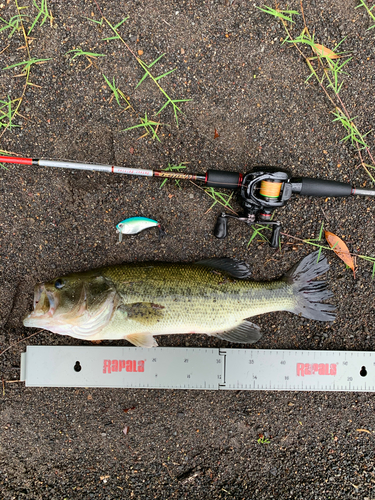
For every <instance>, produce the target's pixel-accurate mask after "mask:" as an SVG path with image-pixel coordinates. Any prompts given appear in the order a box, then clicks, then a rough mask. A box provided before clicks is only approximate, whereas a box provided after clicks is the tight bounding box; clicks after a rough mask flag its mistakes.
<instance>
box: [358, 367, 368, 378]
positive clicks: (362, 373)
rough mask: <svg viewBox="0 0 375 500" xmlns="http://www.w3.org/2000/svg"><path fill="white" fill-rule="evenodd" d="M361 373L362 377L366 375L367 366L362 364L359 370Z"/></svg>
mask: <svg viewBox="0 0 375 500" xmlns="http://www.w3.org/2000/svg"><path fill="white" fill-rule="evenodd" d="M359 374H360V375H361V377H366V375H367V370H366V367H365V366H362V368H361V371H360V372H359Z"/></svg>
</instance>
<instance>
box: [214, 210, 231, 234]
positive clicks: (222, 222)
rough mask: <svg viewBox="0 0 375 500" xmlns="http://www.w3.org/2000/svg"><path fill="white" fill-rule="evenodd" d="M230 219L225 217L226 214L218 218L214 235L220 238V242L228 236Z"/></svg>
mask: <svg viewBox="0 0 375 500" xmlns="http://www.w3.org/2000/svg"><path fill="white" fill-rule="evenodd" d="M227 226H228V219H227V217H226V216H225V214H221V215H219V216H218V218H217V221H216V224H215V228H214V235H215V236H216V238H219V240H223V239H224V238H226V237H227V234H228V229H227Z"/></svg>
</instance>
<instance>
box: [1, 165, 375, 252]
mask: <svg viewBox="0 0 375 500" xmlns="http://www.w3.org/2000/svg"><path fill="white" fill-rule="evenodd" d="M0 162H3V163H14V164H17V165H30V166H31V165H37V166H40V167H57V168H68V169H73V170H90V171H94V172H95V171H96V172H107V173H113V174H125V175H135V176H143V177H160V178H167V179H178V180H190V181H198V182H200V183H203V184H204V185H205V186H207V187H215V188H225V189H239V191H240V195H241V201H242V206H243V210H244V213H243V214H241V215H239V216H237V215H232V214H227V213H225V212H222V213H221V214H220V215H219V216H218V219H217V222H216V225H215V229H214V235H215V236H216V237H217V238H219V239H223V238H225V237H226V236H227V224H228V219H229V218H231V219H236V220H238V221H241V222H245V223H246V224H247V225H252V224H254V223H260V224H265V225H269V226H272V235H271V240H270V246H271V247H272V248H277V247H278V245H279V237H280V231H281V223H280V222H279V221H273V220H272V215H273V212H274V211H275V210H276V209H277V208H280V207H283V206H284V205H285V204H286V202H287V201H288V200H289V199H290V198H291V196H292V194H299V195H302V196H316V197H331V196H333V197H346V196H375V189H358V188H354V187H353V186H351V185H350V184H347V183H345V182H338V181H330V180H324V179H314V178H311V177H291V176H290V174H289V173H288V172H286V171H283V170H278V169H276V168H275V167H264V166H262V167H257V170H254V171H252V172H249V173H247V174H242V173H238V172H226V171H222V170H207V172H206V173H205V174H203V175H199V174H188V173H182V172H167V171H165V170H149V169H135V168H129V167H117V166H115V165H98V164H92V163H78V162H72V161H56V160H40V159H32V158H20V157H11V156H0Z"/></svg>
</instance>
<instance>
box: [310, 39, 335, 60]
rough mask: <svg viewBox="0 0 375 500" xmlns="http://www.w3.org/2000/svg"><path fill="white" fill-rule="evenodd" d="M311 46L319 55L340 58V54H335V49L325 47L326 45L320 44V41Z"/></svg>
mask: <svg viewBox="0 0 375 500" xmlns="http://www.w3.org/2000/svg"><path fill="white" fill-rule="evenodd" d="M311 48H312V49H313V51H314V52H315V54H316V55H317V56H320V57H327V58H328V59H340V56H338V55H337V54H335V53H334V52H333V50H331V49H327V47H324V45H320V43H316V44H315V45H314V46H312V47H311Z"/></svg>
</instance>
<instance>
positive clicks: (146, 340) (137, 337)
mask: <svg viewBox="0 0 375 500" xmlns="http://www.w3.org/2000/svg"><path fill="white" fill-rule="evenodd" d="M124 338H125V340H127V341H128V342H130V343H131V344H133V345H135V346H137V347H157V346H158V343H157V342H156V340H155V339H154V337H153V336H152V335H151V334H150V333H132V334H131V335H127V336H126V337H124Z"/></svg>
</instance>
